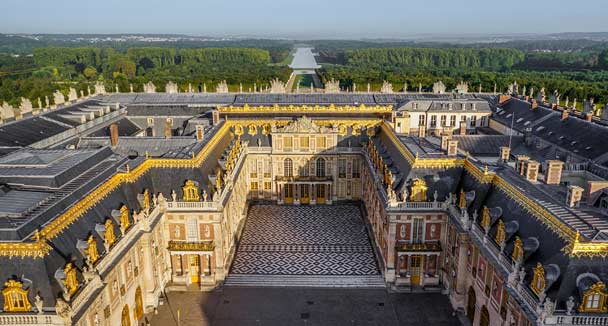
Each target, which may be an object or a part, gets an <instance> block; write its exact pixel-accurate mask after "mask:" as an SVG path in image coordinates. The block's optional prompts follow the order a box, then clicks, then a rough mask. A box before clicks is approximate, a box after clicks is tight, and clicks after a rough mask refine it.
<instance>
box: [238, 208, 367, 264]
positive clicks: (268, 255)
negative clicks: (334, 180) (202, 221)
mask: <svg viewBox="0 0 608 326" xmlns="http://www.w3.org/2000/svg"><path fill="white" fill-rule="evenodd" d="M230 273H231V274H257V275H378V274H379V271H378V266H377V264H376V260H375V257H374V253H373V249H372V245H371V242H370V239H369V237H368V235H367V232H366V230H365V224H364V222H363V217H362V216H361V212H360V211H359V208H358V206H355V205H349V204H339V205H316V206H278V205H267V204H256V205H252V206H251V208H250V209H249V214H248V216H247V222H246V224H245V229H244V231H243V236H242V238H241V241H240V243H239V246H238V249H237V253H236V257H235V259H234V262H233V264H232V268H231V270H230Z"/></svg>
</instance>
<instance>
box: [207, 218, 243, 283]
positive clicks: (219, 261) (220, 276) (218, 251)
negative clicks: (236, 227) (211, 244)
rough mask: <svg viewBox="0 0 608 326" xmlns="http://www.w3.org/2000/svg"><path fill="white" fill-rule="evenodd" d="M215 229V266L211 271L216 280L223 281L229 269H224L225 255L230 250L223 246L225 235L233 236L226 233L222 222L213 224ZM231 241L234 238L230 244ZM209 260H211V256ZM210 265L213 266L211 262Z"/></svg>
mask: <svg viewBox="0 0 608 326" xmlns="http://www.w3.org/2000/svg"><path fill="white" fill-rule="evenodd" d="M213 231H214V233H213V234H214V235H215V250H214V252H213V255H214V256H215V267H214V268H211V271H210V272H211V274H214V275H215V280H216V282H217V281H218V280H219V281H223V280H224V278H225V277H226V274H227V271H225V270H224V255H226V254H227V253H226V251H227V250H228V248H223V247H222V243H224V237H231V235H230V234H224V232H223V231H222V229H221V224H220V223H215V224H213ZM218 235H219V238H218ZM231 242H232V240H230V241H229V242H228V244H230V243H231ZM234 245H236V244H234ZM209 261H211V257H210V259H209ZM209 266H211V264H210V265H209Z"/></svg>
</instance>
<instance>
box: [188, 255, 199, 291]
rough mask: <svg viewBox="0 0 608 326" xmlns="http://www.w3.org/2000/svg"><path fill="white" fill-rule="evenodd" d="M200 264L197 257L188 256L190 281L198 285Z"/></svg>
mask: <svg viewBox="0 0 608 326" xmlns="http://www.w3.org/2000/svg"><path fill="white" fill-rule="evenodd" d="M200 275H201V263H200V259H199V256H198V255H190V281H191V282H192V284H198V283H199V282H200V280H201V276H200Z"/></svg>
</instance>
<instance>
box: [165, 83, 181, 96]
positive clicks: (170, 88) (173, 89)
mask: <svg viewBox="0 0 608 326" xmlns="http://www.w3.org/2000/svg"><path fill="white" fill-rule="evenodd" d="M165 93H169V94H177V93H179V90H178V87H177V84H176V83H174V82H171V81H170V82H168V83H167V84H166V85H165Z"/></svg>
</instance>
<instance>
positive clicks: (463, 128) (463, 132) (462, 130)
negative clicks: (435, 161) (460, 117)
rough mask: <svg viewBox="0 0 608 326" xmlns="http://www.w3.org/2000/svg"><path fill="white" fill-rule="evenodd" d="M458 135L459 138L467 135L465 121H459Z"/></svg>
mask: <svg viewBox="0 0 608 326" xmlns="http://www.w3.org/2000/svg"><path fill="white" fill-rule="evenodd" d="M458 133H459V134H460V135H461V136H464V135H466V134H467V122H466V121H460V128H459V129H458Z"/></svg>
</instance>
